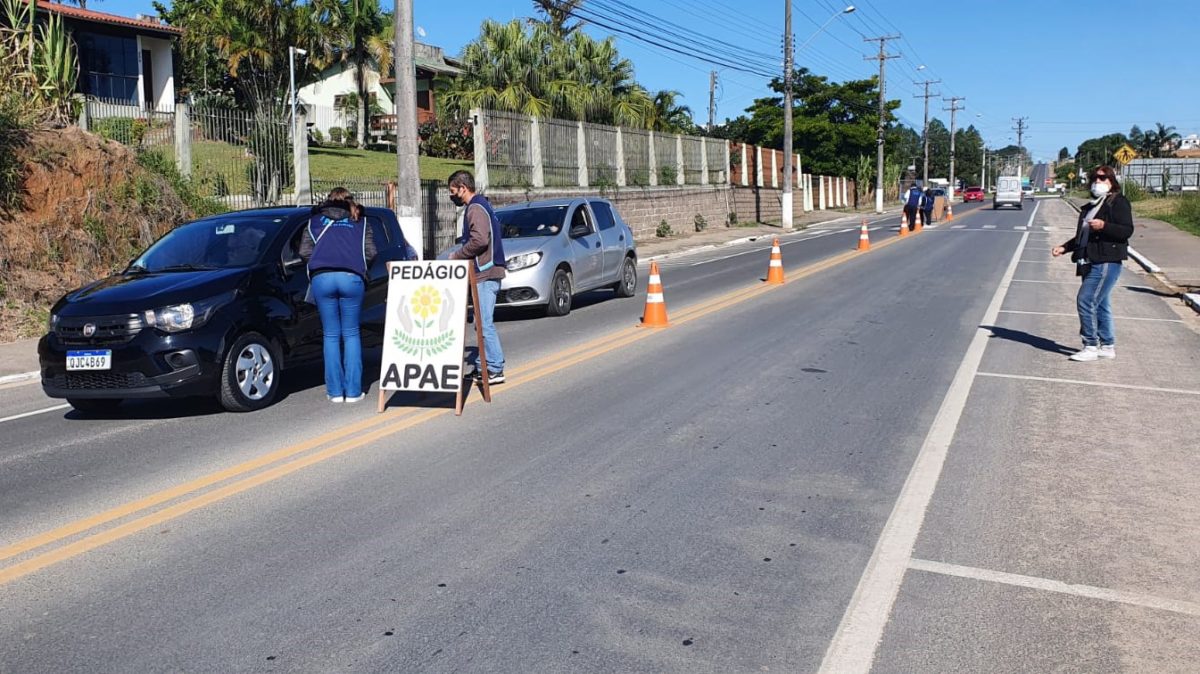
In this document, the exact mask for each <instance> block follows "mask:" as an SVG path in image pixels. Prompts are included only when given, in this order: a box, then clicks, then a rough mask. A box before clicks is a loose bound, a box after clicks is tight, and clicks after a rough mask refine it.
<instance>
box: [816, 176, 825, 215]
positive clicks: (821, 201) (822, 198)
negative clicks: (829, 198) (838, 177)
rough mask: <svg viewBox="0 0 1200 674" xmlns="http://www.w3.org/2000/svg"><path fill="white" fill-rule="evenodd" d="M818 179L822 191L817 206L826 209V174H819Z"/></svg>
mask: <svg viewBox="0 0 1200 674" xmlns="http://www.w3.org/2000/svg"><path fill="white" fill-rule="evenodd" d="M817 180H818V181H819V182H820V185H821V191H820V193H819V195H818V198H819V201H818V202H817V208H819V209H821V210H822V211H823V210H825V176H817Z"/></svg>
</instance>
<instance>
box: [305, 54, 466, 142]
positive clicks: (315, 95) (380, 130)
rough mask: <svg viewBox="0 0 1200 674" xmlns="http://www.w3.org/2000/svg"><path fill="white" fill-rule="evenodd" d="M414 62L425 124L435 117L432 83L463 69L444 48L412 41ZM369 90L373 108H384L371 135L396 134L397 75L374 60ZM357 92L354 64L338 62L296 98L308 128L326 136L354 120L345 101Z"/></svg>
mask: <svg viewBox="0 0 1200 674" xmlns="http://www.w3.org/2000/svg"><path fill="white" fill-rule="evenodd" d="M413 61H414V63H415V65H416V73H415V76H416V80H417V81H416V90H417V123H418V124H424V123H425V122H429V121H432V120H433V119H434V118H435V117H436V114H437V113H436V112H435V111H436V101H435V100H434V96H435V93H434V87H433V82H434V79H435V78H436V77H438V76H439V75H445V76H449V77H454V76H456V75H457V74H458V73H460V72H462V70H461V68H459V63H458V61H457V60H456V59H454V58H451V57H448V56H446V55H445V53H444V52H443V51H442V49H441V47H435V46H433V45H428V44H423V43H421V42H417V43H414V44H413ZM366 75H367V87H366V88H367V93H368V96H369V97H370V100H371V103H372V107H373V108H374V107H376V106H378V107H377V110H381V111H382V112H380V113H379V114H376V115H373V116H372V117H371V120H370V124H369V125H368V129H369V131H370V133H371V135H372V136H373V137H374V138H376V139H377V140H379V139H383V138H386V137H387V136H388V135H391V136H392V137H393V138H394V136H395V128H396V117H395V115H394V114H393V112H392V111H393V110H395V109H396V107H395V104H394V100H395V93H396V80H395V77H394V76H386V77H385V76H382V75H381V74H380V72H379V64H378V63H377V62H375V61H374V60H373V59H372V60H371V61H370V63H369V64H368V66H367V72H366ZM357 92H358V85H357V84H356V83H355V74H354V64H353V63H351V62H349V61H339V62H337V63H334V64H333V65H331V66H329V67H328V68H326V69H325V70H323V71H322V72H321V73H320V74H319V75H318V76H317V78H316V79H315V80H313V81H312V82H310V83H308V84H306V85H304V86H302V87H300V89H299V91H298V92H297V99H298V100H299V102H300V103H301V104H302V105H303V106H304V108H305V110H306V112H307V114H308V123H309V128H313V129H317V130H319V131H320V132H321V133H322V134H323V135H325V136H326V137H328V136H329V129H330V128H332V127H335V126H336V127H343V128H344V127H346V126H349V125H350V124H351V123H352V115H348V114H346V111H345V109H344V102H345V99H346V97H347V96H351V95H353V94H356V93H357Z"/></svg>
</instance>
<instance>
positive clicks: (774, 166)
mask: <svg viewBox="0 0 1200 674" xmlns="http://www.w3.org/2000/svg"><path fill="white" fill-rule="evenodd" d="M776 156H777V155H776V153H775V150H771V187H776V188H778V187H779V162H778V161H777V160H776Z"/></svg>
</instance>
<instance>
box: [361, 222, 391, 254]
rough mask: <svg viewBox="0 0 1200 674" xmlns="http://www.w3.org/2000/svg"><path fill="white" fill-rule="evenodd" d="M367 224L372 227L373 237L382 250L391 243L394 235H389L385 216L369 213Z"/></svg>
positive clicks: (377, 246) (376, 245)
mask: <svg viewBox="0 0 1200 674" xmlns="http://www.w3.org/2000/svg"><path fill="white" fill-rule="evenodd" d="M367 226H368V227H370V228H371V238H373V239H374V240H375V247H376V248H378V249H380V250H382V249H384V248H387V247H389V246H390V245H391V243H392V237H390V236H388V231H387V227H384V226H383V218H381V217H379V216H377V215H368V216H367Z"/></svg>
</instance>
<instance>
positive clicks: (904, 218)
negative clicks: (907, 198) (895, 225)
mask: <svg viewBox="0 0 1200 674" xmlns="http://www.w3.org/2000/svg"><path fill="white" fill-rule="evenodd" d="M900 236H902V237H903V236H908V214H907V213H905V214H903V215H901V216H900Z"/></svg>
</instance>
